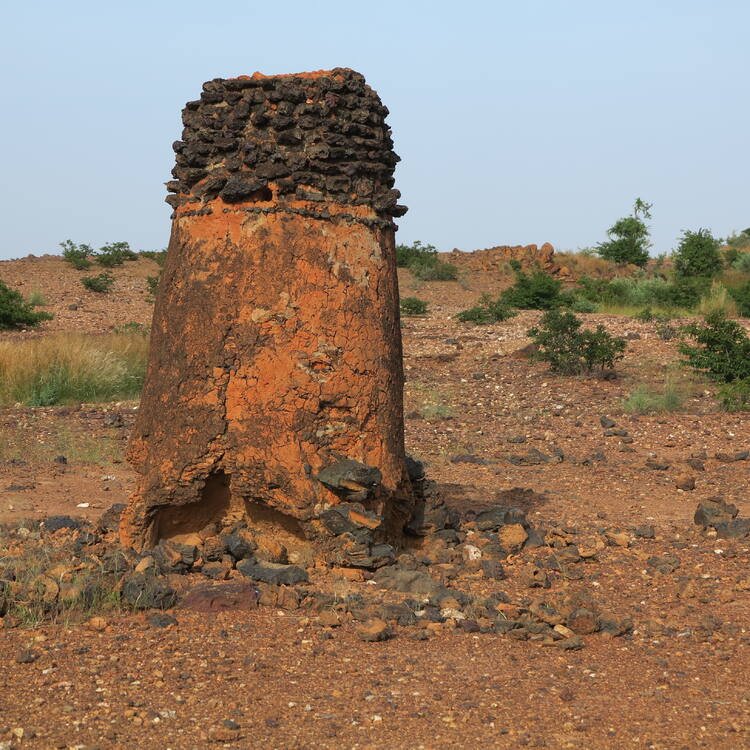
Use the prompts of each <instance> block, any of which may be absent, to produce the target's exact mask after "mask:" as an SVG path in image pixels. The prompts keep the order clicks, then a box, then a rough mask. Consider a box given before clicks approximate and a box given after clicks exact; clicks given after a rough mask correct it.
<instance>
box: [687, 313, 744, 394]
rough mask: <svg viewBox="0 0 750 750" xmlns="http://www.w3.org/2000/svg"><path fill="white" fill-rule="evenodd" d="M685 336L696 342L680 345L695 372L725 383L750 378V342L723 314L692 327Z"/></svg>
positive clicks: (739, 328) (740, 327)
mask: <svg viewBox="0 0 750 750" xmlns="http://www.w3.org/2000/svg"><path fill="white" fill-rule="evenodd" d="M683 332H684V333H685V334H686V335H687V336H688V337H689V338H692V339H693V340H694V342H695V344H690V343H688V342H683V343H682V344H681V345H680V352H681V354H682V355H683V356H684V357H685V362H686V363H687V364H688V365H689V366H690V367H692V368H693V369H694V370H696V371H698V372H701V373H704V374H705V375H708V377H710V378H713V379H714V380H718V381H719V382H722V383H733V382H735V381H737V380H745V379H748V378H750V338H748V336H747V333H745V329H744V328H743V327H742V326H741V325H740V324H739V323H737V322H736V321H734V320H730V319H729V318H727V317H726V315H725V314H724V313H723V312H721V311H717V312H712V313H710V314H709V315H706V318H705V321H704V322H703V323H691V324H690V325H687V326H685V327H684V328H683Z"/></svg>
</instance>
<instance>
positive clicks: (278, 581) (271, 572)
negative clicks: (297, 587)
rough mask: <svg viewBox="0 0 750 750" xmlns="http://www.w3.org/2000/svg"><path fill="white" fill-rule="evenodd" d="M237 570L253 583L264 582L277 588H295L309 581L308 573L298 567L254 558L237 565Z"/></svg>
mask: <svg viewBox="0 0 750 750" xmlns="http://www.w3.org/2000/svg"><path fill="white" fill-rule="evenodd" d="M237 570H239V571H240V573H242V575H244V576H247V577H248V578H250V579H251V580H253V581H262V582H263V583H270V584H273V585H276V586H279V585H282V584H283V585H286V586H293V585H294V584H295V583H303V582H305V581H307V573H306V572H305V571H304V570H303V569H302V568H300V567H298V566H296V565H282V564H280V563H269V562H260V561H258V560H254V559H252V558H249V559H245V560H241V561H240V562H239V563H237Z"/></svg>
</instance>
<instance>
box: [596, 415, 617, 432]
mask: <svg viewBox="0 0 750 750" xmlns="http://www.w3.org/2000/svg"><path fill="white" fill-rule="evenodd" d="M599 424H601V426H602V427H604V428H605V429H609V428H612V427H617V422H615V420H614V419H611V418H610V417H607V416H605V415H604V414H602V416H601V417H599Z"/></svg>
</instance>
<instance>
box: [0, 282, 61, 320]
mask: <svg viewBox="0 0 750 750" xmlns="http://www.w3.org/2000/svg"><path fill="white" fill-rule="evenodd" d="M51 319H52V315H51V314H50V313H48V312H44V311H43V310H35V309H34V305H33V304H32V303H31V302H27V301H26V300H24V298H23V297H22V296H21V293H20V292H17V291H16V290H15V289H11V288H10V287H8V286H7V285H6V284H5V283H4V282H2V281H0V329H12V328H27V327H33V326H36V325H38V324H39V323H41V322H42V321H43V320H51Z"/></svg>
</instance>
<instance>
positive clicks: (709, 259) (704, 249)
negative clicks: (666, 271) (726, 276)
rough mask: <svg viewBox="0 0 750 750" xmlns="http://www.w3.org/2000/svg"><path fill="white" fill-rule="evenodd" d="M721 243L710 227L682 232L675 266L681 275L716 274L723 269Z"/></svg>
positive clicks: (675, 254)
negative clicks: (720, 252)
mask: <svg viewBox="0 0 750 750" xmlns="http://www.w3.org/2000/svg"><path fill="white" fill-rule="evenodd" d="M719 247H720V243H719V240H717V239H716V238H715V237H714V236H713V235H712V234H711V232H710V231H709V230H708V229H699V230H698V231H697V232H692V231H691V230H689V229H686V230H685V231H684V232H683V233H682V238H681V239H680V244H679V245H678V246H677V249H676V250H675V252H674V256H673V257H674V268H675V271H676V272H677V274H678V275H680V276H704V277H710V276H715V275H716V274H717V273H719V271H721V265H722V264H721V255H720V254H719Z"/></svg>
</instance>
